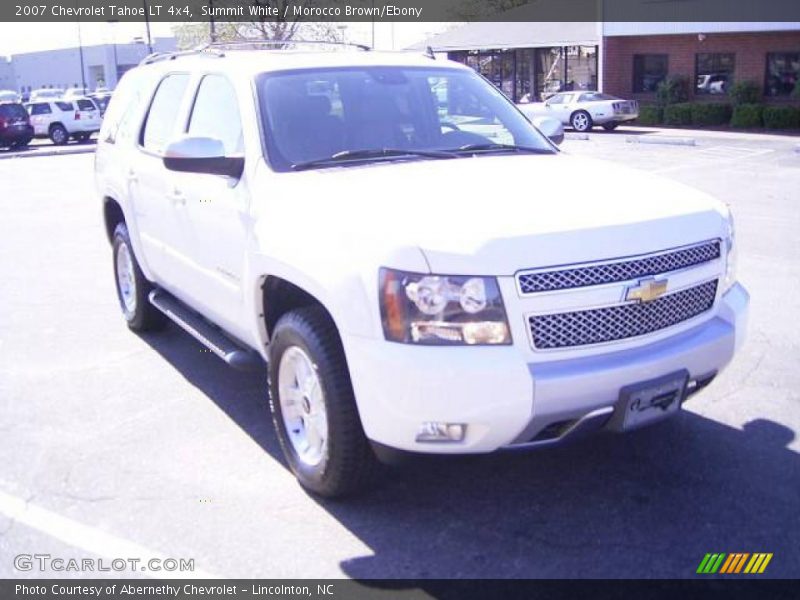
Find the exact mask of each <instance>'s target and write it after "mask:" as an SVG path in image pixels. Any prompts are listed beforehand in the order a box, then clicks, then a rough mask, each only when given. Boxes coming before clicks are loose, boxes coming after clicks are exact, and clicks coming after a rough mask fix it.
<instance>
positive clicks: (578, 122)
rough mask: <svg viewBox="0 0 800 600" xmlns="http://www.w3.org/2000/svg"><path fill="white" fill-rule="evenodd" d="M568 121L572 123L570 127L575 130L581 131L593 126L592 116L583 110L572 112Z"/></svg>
mask: <svg viewBox="0 0 800 600" xmlns="http://www.w3.org/2000/svg"><path fill="white" fill-rule="evenodd" d="M569 123H570V125H572V128H573V129H574V130H575V131H579V132H581V133H583V132H584V131H589V130H590V129H591V128H592V127H593V126H594V123H593V122H592V116H591V115H590V114H589V113H588V112H586V111H585V110H579V111H576V112H574V113H573V114H572V116H571V117H570V118H569Z"/></svg>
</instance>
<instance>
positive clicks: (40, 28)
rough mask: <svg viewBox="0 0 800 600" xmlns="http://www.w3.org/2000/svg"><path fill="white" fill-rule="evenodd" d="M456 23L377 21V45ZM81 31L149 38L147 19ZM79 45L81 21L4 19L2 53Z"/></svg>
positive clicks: (364, 28)
mask: <svg viewBox="0 0 800 600" xmlns="http://www.w3.org/2000/svg"><path fill="white" fill-rule="evenodd" d="M174 25H175V24H174V23H151V24H150V31H151V35H152V36H153V37H154V38H155V37H165V36H170V35H172V27H173V26H174ZM342 25H345V26H346V29H345V36H346V37H347V39H348V40H349V41H357V42H362V43H367V44H369V43H370V41H371V38H372V33H371V27H370V24H369V23H342ZM452 25H453V24H452V23H396V24H394V26H392V24H391V23H376V24H375V46H376V48H378V49H381V50H390V49H391V48H392V42H393V41H394V47H395V49H398V50H399V49H401V48H404V47H407V46H409V45H411V44H414V43H415V42H418V41H420V40H422V39H425V38H427V37H429V36H430V35H433V34H435V33H438V32H440V31H442V30H444V29H446V28H447V27H450V26H452ZM80 34H81V38H82V41H83V44H84V45H86V46H89V45H93V44H105V43H112V42H114V41H116V42H117V43H119V44H122V43H127V42H130V41H132V40H133V38H135V37H137V36H138V37H142V38H146V35H147V34H146V32H145V26H144V23H81V24H80ZM77 45H78V24H77V23H0V56H3V55H5V56H8V55H11V54H20V53H24V52H35V51H38V50H51V49H53V48H69V47H75V46H77Z"/></svg>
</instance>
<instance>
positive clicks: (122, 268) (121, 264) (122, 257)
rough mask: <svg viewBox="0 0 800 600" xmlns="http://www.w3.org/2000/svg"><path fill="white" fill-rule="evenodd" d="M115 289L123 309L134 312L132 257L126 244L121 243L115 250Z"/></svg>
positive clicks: (134, 289) (134, 283)
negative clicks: (117, 291)
mask: <svg viewBox="0 0 800 600" xmlns="http://www.w3.org/2000/svg"><path fill="white" fill-rule="evenodd" d="M117 289H118V290H119V297H120V300H122V306H123V307H124V308H125V310H126V311H127V312H128V313H134V312H136V276H135V274H134V271H133V257H132V256H131V252H130V250H128V246H127V245H126V244H121V245H120V246H119V249H118V250H117Z"/></svg>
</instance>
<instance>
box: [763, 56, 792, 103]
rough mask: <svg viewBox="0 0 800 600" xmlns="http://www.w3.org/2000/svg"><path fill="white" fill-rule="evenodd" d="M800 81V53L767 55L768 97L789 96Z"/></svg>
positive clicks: (766, 93)
mask: <svg viewBox="0 0 800 600" xmlns="http://www.w3.org/2000/svg"><path fill="white" fill-rule="evenodd" d="M798 79H800V52H771V53H769V54H767V81H766V85H765V86H764V94H765V95H766V96H788V95H790V94H791V93H792V90H794V88H795V86H796V85H797V81H798Z"/></svg>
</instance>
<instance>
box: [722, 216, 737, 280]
mask: <svg viewBox="0 0 800 600" xmlns="http://www.w3.org/2000/svg"><path fill="white" fill-rule="evenodd" d="M737 254H738V252H737V246H736V231H735V228H734V224H733V212H731V210H730V208H728V231H727V235H726V236H725V277H724V278H723V280H722V293H723V294H724V293H725V292H727V291H728V290H729V289H731V287H733V284H734V283H736V259H737Z"/></svg>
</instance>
